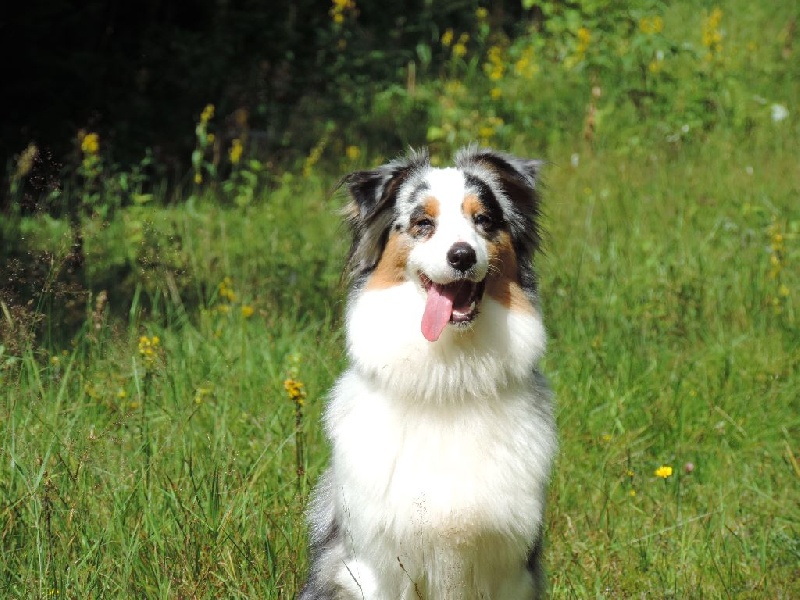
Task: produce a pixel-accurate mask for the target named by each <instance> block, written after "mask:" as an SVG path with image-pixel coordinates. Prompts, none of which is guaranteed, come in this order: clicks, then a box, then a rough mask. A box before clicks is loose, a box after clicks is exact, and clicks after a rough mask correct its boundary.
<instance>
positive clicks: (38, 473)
mask: <svg viewBox="0 0 800 600" xmlns="http://www.w3.org/2000/svg"><path fill="white" fill-rule="evenodd" d="M34 9H35V10H34ZM68 9H75V10H73V11H72V12H70V10H68ZM9 10H10V12H9V19H8V20H7V21H6V22H5V23H6V24H7V25H6V31H7V33H10V35H8V36H5V37H4V36H0V39H2V40H3V43H6V44H11V45H13V46H14V47H15V48H17V49H18V53H17V55H15V56H17V58H18V60H17V61H16V62H15V63H14V65H12V75H13V76H9V79H8V82H9V86H10V87H9V88H8V89H9V90H10V97H13V98H15V99H16V100H15V101H16V102H17V104H16V105H15V108H13V109H12V110H11V112H10V113H9V115H10V118H9V119H6V120H4V122H3V126H2V127H4V128H5V129H4V135H3V136H2V139H3V142H2V143H3V144H6V146H5V149H4V152H5V154H6V156H8V158H9V160H8V169H7V171H6V174H5V180H4V184H3V185H4V187H3V196H2V202H0V206H1V207H2V213H0V273H2V275H3V279H2V280H1V281H0V596H2V597H8V598H53V597H61V598H87V597H88V598H130V597H147V598H151V597H152V598H256V597H258V598H263V597H267V598H284V597H285V598H291V597H294V595H295V593H296V591H297V589H298V586H299V585H300V584H301V582H302V580H303V575H304V572H305V568H306V554H305V526H304V523H303V514H302V511H303V508H304V506H305V505H306V502H307V499H308V493H309V491H310V488H311V485H312V484H313V481H315V479H316V477H317V475H318V474H319V472H320V470H321V469H322V467H323V465H324V464H325V461H326V454H327V450H326V446H325V442H324V440H323V439H322V434H321V429H320V425H319V416H320V412H321V410H322V406H323V403H324V395H325V392H326V390H327V389H328V388H329V387H330V385H331V384H332V382H333V381H334V379H335V377H336V375H337V373H339V372H340V371H341V369H342V368H343V366H344V364H345V357H344V355H343V339H342V337H343V336H342V332H341V314H342V308H343V297H344V293H345V290H344V289H342V285H341V283H340V270H341V266H342V261H343V260H344V255H345V252H346V247H347V241H348V240H347V239H346V235H345V231H344V229H343V228H342V226H341V225H340V219H339V216H338V209H339V208H340V206H341V203H342V200H343V199H342V198H341V197H340V196H338V195H333V196H332V195H331V194H330V191H331V190H332V189H333V187H334V186H335V183H336V181H337V180H338V178H339V177H341V175H343V174H345V173H346V172H348V171H351V170H354V169H360V168H365V167H370V166H374V165H377V164H380V162H381V161H383V160H386V159H387V158H391V157H393V156H395V155H397V154H399V153H401V152H402V151H404V149H405V146H406V145H407V144H411V145H415V146H418V145H427V146H429V147H430V149H431V152H432V155H433V158H434V160H435V161H437V162H439V163H441V164H445V163H446V162H447V161H448V160H449V157H450V155H451V153H452V152H453V151H454V150H455V149H457V148H458V147H460V146H461V145H463V144H466V143H471V142H478V143H481V144H484V145H491V146H495V147H498V148H501V149H503V150H507V151H511V152H514V153H517V154H519V155H523V156H530V157H541V158H546V159H547V161H548V167H547V168H546V170H545V175H544V179H545V184H546V187H545V190H546V191H545V214H544V217H543V221H544V222H543V226H544V230H545V231H546V238H545V252H544V253H543V254H542V255H540V256H538V257H537V259H536V260H537V267H538V270H539V272H540V274H541V288H542V297H543V304H544V310H545V314H546V322H547V325H548V330H549V335H550V347H549V351H548V357H547V359H546V363H545V365H544V369H545V372H546V373H547V374H548V376H549V377H550V378H551V381H552V383H553V386H554V388H555V390H556V393H557V397H558V414H557V419H558V425H559V429H560V432H561V451H560V457H559V461H558V465H557V468H556V470H555V473H554V477H553V481H552V485H551V495H550V502H549V514H548V547H547V549H546V556H547V561H548V568H549V572H550V581H551V592H552V595H553V596H554V597H557V598H561V597H569V598H572V597H578V598H588V597H595V598H620V597H623V598H627V597H641V596H646V597H682V598H685V597H689V598H692V597H697V598H730V597H736V598H740V597H741V598H794V597H797V596H799V595H800V587H798V581H800V571H798V564H800V509H799V508H798V503H797V498H798V497H800V466H799V465H800V446H798V442H797V440H798V439H800V417H798V415H800V403H799V402H800V400H799V398H800V397H799V396H798V393H797V390H798V389H800V328H799V327H798V305H797V298H798V297H797V290H798V289H800V269H798V266H797V265H798V264H800V245H799V244H798V242H799V241H800V202H798V199H799V198H800V170H799V167H798V158H797V157H798V156H800V125H799V123H800V119H799V118H798V117H800V114H799V113H798V106H797V98H800V72H798V71H799V70H800V61H798V60H797V53H798V50H797V40H796V36H797V19H798V16H800V15H798V8H797V6H796V5H793V4H792V3H786V2H777V1H776V2H767V3H758V4H754V3H749V2H744V1H738V0H735V1H734V0H732V1H731V2H726V3H724V4H722V3H721V4H719V5H715V4H713V3H710V2H700V1H694V0H693V1H686V2H680V3H661V2H648V1H631V2H624V3H620V2H606V1H602V0H599V1H593V0H586V1H574V2H560V1H559V2H528V1H525V2H522V3H521V4H519V5H516V4H507V3H503V4H499V3H493V4H481V3H477V2H475V3H471V2H441V3H439V2H419V3H409V4H404V5H402V6H400V5H391V4H390V5H386V6H383V5H378V4H371V3H369V2H366V1H362V2H359V1H358V0H356V1H355V2H352V1H351V0H337V1H336V2H333V3H331V4H320V3H310V2H308V3H303V2H300V3H262V2H252V3H249V2H230V3H217V2H214V3H202V2H201V3H197V4H196V5H195V6H194V7H193V10H188V9H181V10H179V8H178V5H177V4H175V5H174V6H173V5H172V4H170V3H157V2H145V3H144V4H141V3H140V4H137V5H136V6H134V5H131V6H122V5H116V4H114V5H111V4H105V3H101V2H96V1H92V2H87V3H83V4H82V5H81V7H80V10H78V8H77V7H72V6H66V5H63V4H55V3H52V2H45V1H44V0H41V1H39V2H35V3H34V4H33V5H30V6H29V10H28V12H25V13H23V12H17V13H15V12H14V11H19V10H20V7H19V6H16V5H15V7H13V8H11V9H9ZM34 17H36V18H34ZM59 19H60V21H61V22H62V28H61V29H58V30H57V31H56V30H54V29H51V28H49V27H48V24H51V23H53V22H54V21H56V20H59ZM68 32H71V33H72V34H73V35H71V36H70V35H68ZM15 36H16V37H15ZM26 36H27V37H26ZM23 38H24V39H25V40H27V42H23ZM67 38H69V40H67ZM48 40H49V41H48ZM45 42H46V43H45ZM51 42H52V43H53V45H52V46H48V45H47V44H49V43H51ZM26 43H27V44H28V45H26ZM37 44H38V46H39V47H40V48H41V51H40V52H39V53H38V54H37V53H35V52H34V51H33V46H36V45H37ZM50 48H52V49H50ZM58 48H60V49H61V50H60V54H59V53H58V52H57V51H56V50H57V49H58ZM45 50H46V51H45ZM48 52H49V54H48ZM56 58H58V60H56ZM26 65H27V66H26ZM23 66H25V68H22V67H23ZM31 66H34V67H36V68H35V69H34V68H31ZM13 69H17V70H16V71H14V70H13ZM54 89H55V90H60V91H61V92H62V96H61V97H62V101H61V102H59V103H54V102H52V97H53V96H52V94H53V92H52V90H54ZM14 111H16V112H14ZM6 134H7V135H6ZM661 466H669V467H671V468H672V469H673V471H672V475H670V476H669V477H667V478H665V479H662V478H660V477H658V476H656V475H655V471H656V469H658V468H659V467H661Z"/></svg>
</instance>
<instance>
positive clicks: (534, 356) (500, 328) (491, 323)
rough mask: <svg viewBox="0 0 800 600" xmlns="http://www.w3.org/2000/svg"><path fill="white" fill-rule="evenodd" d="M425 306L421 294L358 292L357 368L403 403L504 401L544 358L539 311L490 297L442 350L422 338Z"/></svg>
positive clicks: (353, 352)
mask: <svg viewBox="0 0 800 600" xmlns="http://www.w3.org/2000/svg"><path fill="white" fill-rule="evenodd" d="M424 308H425V305H424V300H423V299H422V298H421V297H420V294H419V291H418V290H417V289H416V287H415V286H414V285H413V284H412V283H410V282H406V283H403V284H401V285H397V286H394V287H390V288H386V289H380V290H368V291H358V292H356V293H355V294H354V296H353V297H351V299H350V303H349V307H348V313H347V347H348V354H349V357H350V360H351V363H352V368H353V369H354V370H355V371H357V372H358V373H359V374H360V375H361V376H362V377H364V378H366V379H367V380H370V381H374V382H375V383H377V384H378V385H380V387H381V388H382V389H384V390H390V391H391V392H390V393H392V394H393V395H395V396H396V397H397V399H398V400H402V401H404V402H409V403H414V402H424V403H436V404H448V403H464V402H469V401H471V400H485V399H488V398H494V397H497V396H498V395H499V394H500V393H502V391H504V390H506V389H508V388H509V387H511V386H514V385H516V384H517V383H519V382H522V381H527V380H528V379H529V378H530V377H531V376H532V374H533V372H534V369H535V367H536V364H537V362H538V361H539V359H540V358H541V357H542V355H543V354H544V350H545V331H544V326H543V324H542V320H541V318H540V316H539V313H538V311H536V310H534V311H532V312H530V313H527V312H519V311H514V310H511V309H509V308H507V307H505V306H503V305H501V304H500V303H499V302H497V301H495V300H494V299H492V298H490V297H486V298H485V299H484V301H483V303H482V306H481V314H479V315H478V316H477V317H476V318H475V320H474V321H473V322H472V323H471V324H470V325H469V326H468V327H464V328H460V327H455V326H448V327H447V328H446V329H445V331H444V332H443V333H442V335H441V337H440V338H439V339H438V340H437V341H435V342H429V341H427V340H426V339H425V338H424V337H423V336H422V334H421V333H420V321H421V319H422V314H423V311H424Z"/></svg>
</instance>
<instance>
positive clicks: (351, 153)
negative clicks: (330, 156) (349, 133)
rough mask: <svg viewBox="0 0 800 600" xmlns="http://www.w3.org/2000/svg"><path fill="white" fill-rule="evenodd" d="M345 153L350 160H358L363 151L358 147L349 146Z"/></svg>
mask: <svg viewBox="0 0 800 600" xmlns="http://www.w3.org/2000/svg"><path fill="white" fill-rule="evenodd" d="M344 153H345V156H347V158H348V159H349V160H358V158H359V157H360V156H361V149H360V148H359V147H358V146H348V147H347V148H345V151H344Z"/></svg>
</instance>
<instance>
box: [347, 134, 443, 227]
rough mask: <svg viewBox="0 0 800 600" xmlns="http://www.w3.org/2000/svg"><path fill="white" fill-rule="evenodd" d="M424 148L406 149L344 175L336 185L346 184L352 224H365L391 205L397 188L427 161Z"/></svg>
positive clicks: (349, 215) (427, 162) (348, 209)
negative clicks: (373, 165)
mask: <svg viewBox="0 0 800 600" xmlns="http://www.w3.org/2000/svg"><path fill="white" fill-rule="evenodd" d="M429 161H430V159H429V157H428V153H427V151H426V150H421V151H414V150H411V151H409V154H408V155H407V156H405V157H403V158H400V159H398V160H395V161H392V162H390V163H388V164H385V165H382V166H380V167H378V168H377V169H374V170H372V171H356V172H354V173H350V174H349V175H346V176H345V177H344V178H342V180H341V181H340V182H339V185H338V186H337V187H342V186H346V187H347V190H348V192H350V198H351V202H350V205H349V206H348V208H347V212H348V219H349V220H350V222H351V223H352V224H354V225H357V224H359V223H364V224H368V223H370V222H372V221H374V220H375V218H376V216H377V215H378V214H379V213H381V212H382V211H383V210H384V209H386V208H388V207H390V206H393V205H394V202H395V200H396V198H397V190H398V189H399V188H400V186H401V185H402V184H403V182H405V181H406V180H407V179H408V178H409V176H411V174H413V173H414V172H415V171H416V170H417V169H419V168H420V167H423V166H426V165H428V164H429Z"/></svg>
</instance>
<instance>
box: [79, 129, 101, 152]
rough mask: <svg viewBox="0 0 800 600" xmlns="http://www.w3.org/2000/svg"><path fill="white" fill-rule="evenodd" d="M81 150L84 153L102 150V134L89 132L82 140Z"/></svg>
mask: <svg viewBox="0 0 800 600" xmlns="http://www.w3.org/2000/svg"><path fill="white" fill-rule="evenodd" d="M81 150H82V151H83V153H84V154H90V155H95V154H97V153H98V152H99V151H100V136H99V135H97V134H96V133H87V134H86V135H85V136H83V140H81Z"/></svg>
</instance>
